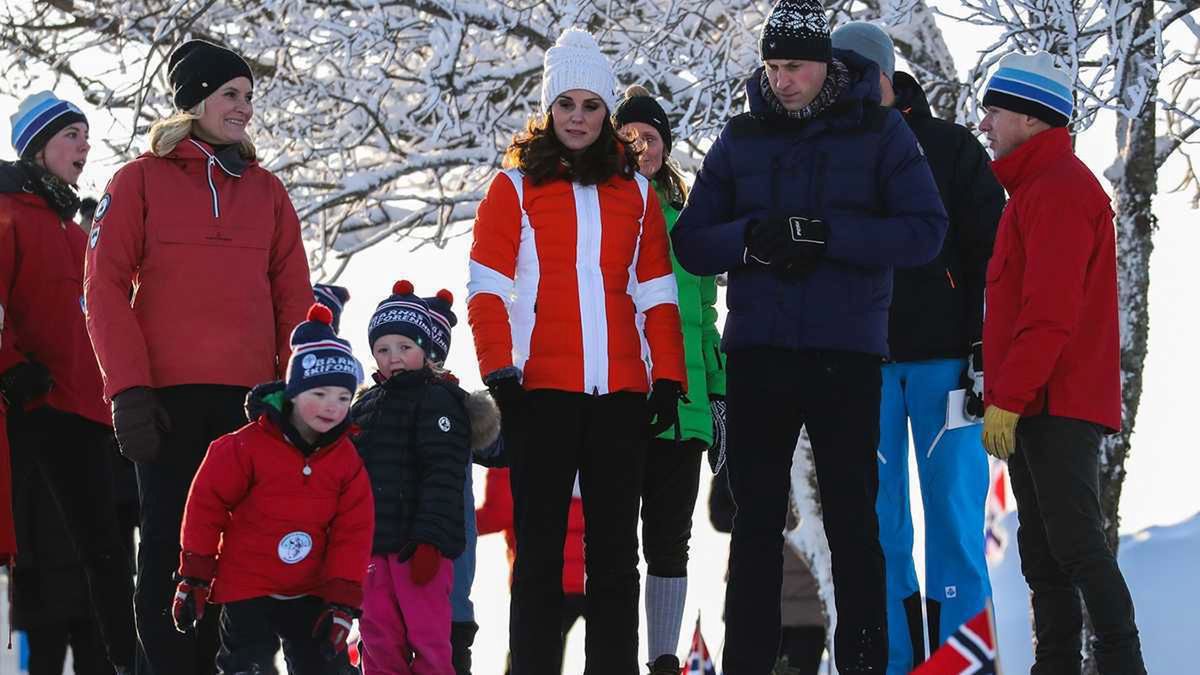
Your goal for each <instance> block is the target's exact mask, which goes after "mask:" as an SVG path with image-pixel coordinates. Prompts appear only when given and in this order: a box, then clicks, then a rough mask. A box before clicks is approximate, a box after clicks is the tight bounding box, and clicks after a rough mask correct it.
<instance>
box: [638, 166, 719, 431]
mask: <svg viewBox="0 0 1200 675" xmlns="http://www.w3.org/2000/svg"><path fill="white" fill-rule="evenodd" d="M655 191H656V192H658V203H659V204H661V205H662V210H663V220H665V221H666V223H667V232H670V231H671V230H672V229H674V227H675V220H676V219H677V218H678V217H679V209H677V208H675V207H674V206H672V205H671V201H670V199H669V198H668V197H667V195H666V194H665V193H664V191H663V190H661V189H659V188H658V187H657V186H655ZM671 266H672V267H673V268H674V269H675V284H676V286H678V288H679V318H680V321H681V323H682V325H683V357H684V362H685V363H686V365H687V379H688V381H687V398H688V401H689V402H688V403H683V402H681V403H680V404H679V430H680V437H681V438H682V440H685V441H686V440H689V439H696V440H699V441H702V442H703V443H704V448H707V447H708V446H709V445H712V441H713V435H712V412H711V409H710V408H709V406H708V401H709V397H710V396H724V395H725V355H724V354H722V353H721V334H720V333H718V332H717V307H716V304H717V279H716V277H698V276H696V275H694V274H691V273H690V272H688V271H686V270H684V269H683V268H682V267H680V266H679V261H678V260H677V259H676V258H675V251H674V249H673V248H672V250H671ZM659 438H663V439H667V440H675V430H674V429H668V430H667V431H665V432H663V433H662V434H660V435H659Z"/></svg>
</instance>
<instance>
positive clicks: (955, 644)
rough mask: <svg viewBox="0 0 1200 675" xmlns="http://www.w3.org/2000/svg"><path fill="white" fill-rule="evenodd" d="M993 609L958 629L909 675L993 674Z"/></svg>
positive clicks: (994, 668) (979, 614) (985, 611)
mask: <svg viewBox="0 0 1200 675" xmlns="http://www.w3.org/2000/svg"><path fill="white" fill-rule="evenodd" d="M993 625H994V623H993V621H992V606H991V603H988V606H987V607H986V608H984V610H983V611H982V612H980V613H978V614H976V615H975V616H974V617H973V618H972V619H971V620H970V621H968V622H966V623H964V624H963V625H961V626H959V627H958V630H956V631H954V634H953V635H951V636H950V637H948V638H946V644H944V645H942V646H941V648H940V649H938V650H937V651H936V652H934V653H933V656H931V657H929V660H928V661H926V662H925V663H923V664H921V665H920V666H919V667H918V668H917V669H916V670H914V671H912V675H996V674H997V673H998V672H999V666H998V664H997V657H996V635H995V632H994V631H993V628H992V627H993Z"/></svg>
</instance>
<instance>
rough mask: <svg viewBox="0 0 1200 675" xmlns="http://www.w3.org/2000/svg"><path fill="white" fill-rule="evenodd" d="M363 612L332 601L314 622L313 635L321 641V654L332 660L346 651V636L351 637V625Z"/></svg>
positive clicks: (327, 659)
mask: <svg viewBox="0 0 1200 675" xmlns="http://www.w3.org/2000/svg"><path fill="white" fill-rule="evenodd" d="M359 614H361V612H359V611H358V610H357V609H354V608H353V607H347V606H346V605H339V604H338V603H336V602H331V603H329V604H327V605H325V609H324V610H323V611H322V612H321V614H320V616H318V617H317V622H316V623H315V624H313V632H312V636H313V637H314V638H316V639H317V640H319V641H320V642H321V656H322V657H323V658H324V659H325V660H326V661H332V660H334V659H336V658H337V657H338V655H339V654H341V653H342V652H344V651H346V638H348V637H350V626H351V625H352V624H353V623H354V619H355V618H356V617H358V616H359Z"/></svg>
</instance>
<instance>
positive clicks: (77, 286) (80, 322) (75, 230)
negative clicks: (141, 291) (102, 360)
mask: <svg viewBox="0 0 1200 675" xmlns="http://www.w3.org/2000/svg"><path fill="white" fill-rule="evenodd" d="M87 238H88V237H87V235H86V234H84V233H83V230H81V229H79V226H78V225H76V224H75V223H74V222H73V221H69V220H63V219H61V218H59V216H58V214H57V213H55V212H54V210H53V209H51V208H50V207H49V205H47V204H46V200H45V199H43V198H42V197H40V196H37V195H33V194H28V193H24V192H16V193H7V194H0V305H3V306H4V321H3V327H4V333H3V337H2V338H0V373H2V372H4V371H6V370H8V369H9V368H12V367H13V366H15V365H17V364H18V363H21V362H22V361H25V360H27V359H29V360H34V361H37V362H38V363H40V364H42V365H43V366H45V367H46V368H48V369H49V370H50V374H51V375H52V376H53V377H54V388H53V389H51V390H50V393H49V394H48V395H47V396H46V397H45V399H43V401H41V402H44V403H45V404H47V405H49V406H51V407H53V408H55V409H57V410H62V411H64V412H68V413H72V414H75V415H79V416H80V417H84V418H87V419H89V420H91V421H93V422H96V423H98V424H103V425H105V426H112V417H111V415H110V413H109V410H108V406H106V405H105V404H104V397H103V396H102V393H101V387H100V369H99V368H98V367H97V366H96V354H95V352H94V351H92V343H91V341H90V340H89V339H88V334H87V326H86V325H85V323H84V312H83V253H84V249H85V247H86V244H87ZM125 292H126V299H127V300H128V293H129V291H128V289H126V291H125ZM127 304H128V303H127ZM39 403H40V402H39Z"/></svg>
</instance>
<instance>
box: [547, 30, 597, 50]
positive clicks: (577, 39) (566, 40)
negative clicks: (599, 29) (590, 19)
mask: <svg viewBox="0 0 1200 675" xmlns="http://www.w3.org/2000/svg"><path fill="white" fill-rule="evenodd" d="M554 46H556V47H575V48H576V49H599V48H600V45H598V44H596V38H595V37H593V36H592V34H591V33H589V32H587V31H585V30H583V29H581V28H568V29H566V30H565V31H563V32H562V34H561V35H559V36H558V39H557V40H555V41H554Z"/></svg>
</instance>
